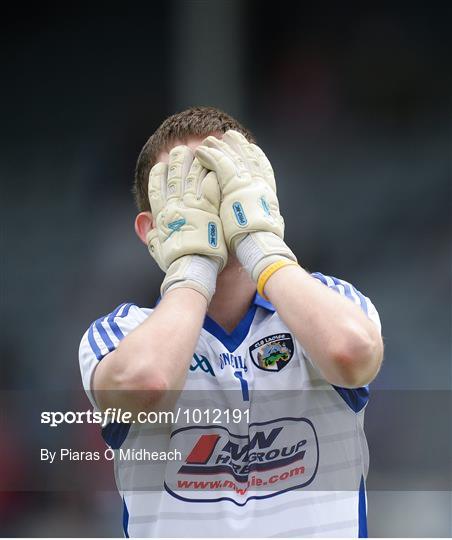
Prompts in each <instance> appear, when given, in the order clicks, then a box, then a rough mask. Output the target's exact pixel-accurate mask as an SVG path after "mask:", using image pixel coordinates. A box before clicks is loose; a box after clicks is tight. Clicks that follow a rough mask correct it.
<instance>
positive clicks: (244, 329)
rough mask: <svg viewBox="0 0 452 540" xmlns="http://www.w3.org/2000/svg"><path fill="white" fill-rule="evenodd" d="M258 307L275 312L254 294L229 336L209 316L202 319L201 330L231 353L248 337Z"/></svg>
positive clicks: (270, 305)
mask: <svg viewBox="0 0 452 540" xmlns="http://www.w3.org/2000/svg"><path fill="white" fill-rule="evenodd" d="M258 307H261V308H263V309H266V310H267V311H270V312H271V313H273V312H274V311H275V308H274V307H273V306H272V304H270V302H268V301H267V300H265V299H264V298H262V296H260V295H259V294H258V293H257V292H256V294H255V296H254V299H253V301H252V302H251V305H250V307H249V309H248V311H247V312H246V313H245V315H244V317H243V319H242V320H241V321H240V322H239V324H238V325H237V326H236V327H235V328H234V330H233V331H232V332H231V333H230V334H228V333H227V332H226V330H224V328H222V327H221V326H220V325H219V324H218V323H217V322H215V321H214V320H213V319H212V318H211V317H209V315H206V317H205V319H204V325H203V328H204V330H206V331H207V332H209V334H212V335H213V336H215V337H216V338H217V339H218V340H219V341H221V343H222V344H223V345H224V346H225V347H226V349H227V350H228V351H229V352H233V351H235V350H236V349H237V348H238V347H239V346H240V345H241V344H242V342H243V340H244V339H245V338H246V336H247V335H248V332H249V329H250V327H251V324H252V322H253V319H254V315H255V313H256V309H257V308H258Z"/></svg>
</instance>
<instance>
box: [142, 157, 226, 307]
mask: <svg viewBox="0 0 452 540" xmlns="http://www.w3.org/2000/svg"><path fill="white" fill-rule="evenodd" d="M149 202H150V205H151V211H152V214H153V216H154V219H155V222H156V227H155V228H154V229H152V230H151V231H149V233H148V235H147V243H148V248H149V252H150V254H151V255H152V257H153V258H154V259H155V260H156V262H157V264H158V265H159V266H160V268H161V269H162V270H163V271H164V272H166V276H165V279H164V281H163V283H162V287H161V293H162V295H164V294H165V293H166V292H168V291H169V290H170V289H174V288H176V287H188V288H191V289H195V290H197V291H198V292H200V293H201V294H203V295H204V296H205V297H206V299H207V301H208V302H210V300H211V298H212V296H213V294H214V292H215V285H216V280H217V275H218V272H221V270H222V269H223V268H224V266H225V265H226V262H227V247H226V244H225V241H224V235H223V226H222V224H221V221H220V218H219V215H218V214H219V207H220V190H219V186H218V181H217V176H216V173H215V172H212V171H208V170H206V169H205V168H204V167H203V166H202V165H201V163H200V162H199V161H198V159H196V158H194V156H193V153H192V151H191V150H190V149H189V148H188V147H187V146H176V147H175V148H173V149H172V150H171V152H170V154H169V163H168V164H165V163H157V164H156V165H155V166H154V167H153V168H152V169H151V172H150V174H149Z"/></svg>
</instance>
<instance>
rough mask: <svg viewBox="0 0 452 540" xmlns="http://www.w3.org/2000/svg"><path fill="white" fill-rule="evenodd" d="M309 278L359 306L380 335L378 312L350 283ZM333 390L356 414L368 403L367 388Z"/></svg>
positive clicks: (317, 274) (318, 276)
mask: <svg viewBox="0 0 452 540" xmlns="http://www.w3.org/2000/svg"><path fill="white" fill-rule="evenodd" d="M311 276H312V277H313V278H315V279H317V280H318V281H320V282H321V283H323V285H326V286H327V287H328V288H329V289H332V290H333V291H335V292H337V293H338V294H340V295H341V296H344V297H345V298H348V299H349V300H350V301H352V302H354V303H355V304H356V305H357V306H359V307H360V308H361V309H362V310H363V312H364V313H365V314H366V315H367V316H368V317H369V319H370V320H371V321H373V322H374V323H375V324H376V325H377V328H378V331H379V332H380V334H381V321H380V316H379V315H378V311H377V310H376V308H375V306H374V305H373V303H372V302H371V300H370V299H369V298H368V297H367V296H364V295H363V294H362V293H361V292H360V291H358V289H356V288H355V287H354V286H353V285H352V284H351V283H348V282H347V281H344V280H343V279H338V278H335V277H332V276H325V275H323V274H321V273H320V272H314V273H313V274H311ZM333 388H334V389H335V390H336V392H337V393H338V394H339V395H340V396H341V397H342V399H343V400H344V401H345V402H346V403H347V405H348V406H349V407H350V408H351V409H352V410H353V411H355V412H356V413H358V412H360V411H361V410H362V409H363V408H364V407H365V406H366V405H367V402H368V401H369V386H368V385H367V386H363V387H361V388H354V389H350V388H342V387H339V386H334V385H333Z"/></svg>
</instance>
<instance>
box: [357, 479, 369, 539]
mask: <svg viewBox="0 0 452 540" xmlns="http://www.w3.org/2000/svg"><path fill="white" fill-rule="evenodd" d="M358 522H359V529H358V538H367V537H368V533H367V511H366V487H365V485H364V478H363V477H362V476H361V483H360V485H359V502H358Z"/></svg>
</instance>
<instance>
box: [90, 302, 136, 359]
mask: <svg viewBox="0 0 452 540" xmlns="http://www.w3.org/2000/svg"><path fill="white" fill-rule="evenodd" d="M132 306H135V304H132V303H128V304H120V305H119V306H118V307H117V308H116V309H115V310H113V311H112V312H111V313H110V314H109V315H107V316H106V317H100V319H97V320H96V321H94V322H93V323H92V324H91V326H90V327H89V331H88V342H89V344H90V346H91V349H92V351H93V353H94V354H95V356H96V358H97V360H99V361H100V360H102V358H103V357H104V356H106V355H107V354H108V353H109V352H112V351H114V350H115V349H116V347H117V345H115V344H114V343H113V341H112V340H111V339H110V336H109V335H108V333H107V330H106V329H105V327H104V326H103V325H104V323H108V325H109V327H110V328H111V331H112V332H113V334H114V335H115V337H116V338H117V339H118V341H121V339H124V337H125V336H124V333H123V332H122V330H121V329H120V328H119V325H118V323H117V322H116V320H115V319H123V318H125V317H127V315H128V314H129V311H130V308H131V307H132ZM122 308H124V309H123V311H122V314H121V315H118V313H119V312H120V311H121V309H122ZM94 328H96V330H97V331H98V333H99V337H100V338H101V340H102V341H103V344H104V345H105V346H106V347H107V352H106V353H105V354H103V353H102V351H101V349H100V347H99V345H98V344H97V342H96V338H95V336H94Z"/></svg>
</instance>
